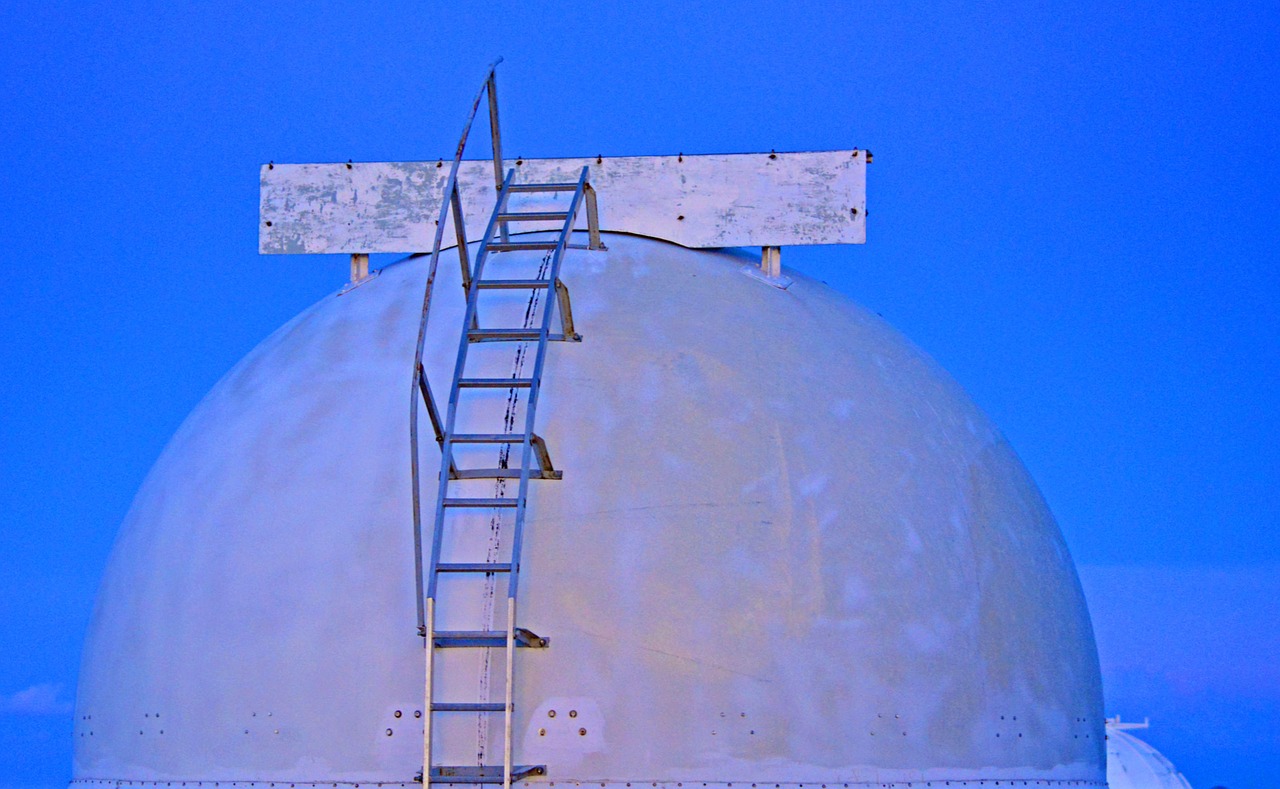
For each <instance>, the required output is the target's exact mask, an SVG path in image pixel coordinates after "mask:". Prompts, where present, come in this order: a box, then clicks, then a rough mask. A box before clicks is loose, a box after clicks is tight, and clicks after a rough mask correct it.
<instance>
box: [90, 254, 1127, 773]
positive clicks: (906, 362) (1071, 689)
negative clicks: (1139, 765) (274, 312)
mask: <svg viewBox="0 0 1280 789" xmlns="http://www.w3.org/2000/svg"><path fill="white" fill-rule="evenodd" d="M606 242H607V243H608V245H609V247H610V250H609V251H608V252H605V253H599V252H595V253H587V252H574V253H571V254H570V255H569V257H568V258H567V259H566V261H565V264H564V271H563V279H564V281H565V282H566V283H567V284H568V286H569V288H570V291H571V293H572V297H573V309H574V315H575V318H576V320H577V324H578V327H577V328H578V331H580V332H581V333H582V334H583V335H584V341H583V342H582V343H580V344H579V343H567V344H555V345H553V346H552V348H551V349H550V352H549V356H548V363H547V371H546V378H545V382H544V386H543V390H542V399H541V402H540V404H539V410H538V417H539V420H538V421H539V430H538V432H539V433H540V434H541V435H543V436H545V437H546V439H547V442H548V445H549V447H550V450H551V454H552V457H553V459H554V461H555V463H556V465H557V467H559V468H561V469H563V471H564V479H563V480H562V481H554V482H553V481H542V482H535V483H531V488H532V493H531V496H530V503H529V520H528V525H527V529H526V537H525V540H526V542H525V551H524V553H523V559H522V567H523V569H522V573H521V581H520V583H521V587H520V606H521V608H520V619H521V625H522V626H524V627H528V628H530V629H532V630H534V631H535V632H537V633H538V634H539V635H543V636H547V637H549V638H550V639H551V645H550V647H549V648H548V649H545V650H521V652H520V655H519V661H518V664H517V665H518V668H517V671H518V680H517V688H516V721H515V731H516V735H515V737H514V748H515V751H516V762H517V763H545V764H546V765H547V767H548V774H547V775H546V776H545V777H541V778H531V779H529V782H530V783H546V782H556V781H599V782H601V784H602V785H605V784H608V785H609V786H610V787H612V786H614V785H617V786H618V787H622V786H623V784H624V783H626V782H651V783H654V784H655V785H656V784H658V783H663V784H664V785H669V786H671V787H677V786H681V785H683V782H686V781H688V782H694V781H701V782H704V783H705V784H706V785H708V786H719V785H723V784H727V783H729V782H734V781H739V782H752V781H756V782H764V781H768V782H777V783H783V782H786V783H804V782H843V783H848V784H850V785H854V784H863V783H865V784H877V785H879V784H880V783H882V782H888V781H926V780H951V781H953V782H954V783H953V784H952V785H953V786H962V785H964V784H963V783H962V782H963V781H966V780H975V781H976V780H980V779H985V780H990V779H1015V778H1016V779H1037V780H1043V781H1046V782H1049V783H1058V782H1062V783H1069V782H1075V783H1076V784H1077V785H1079V784H1080V783H1084V784H1089V785H1095V786H1101V785H1102V780H1103V758H1104V757H1103V742H1102V739H1103V734H1102V732H1103V718H1102V714H1101V690H1100V681H1099V674H1098V663H1097V653H1096V650H1095V647H1094V642H1093V636H1092V631H1091V627H1090V623H1089V618H1088V614H1087V612H1086V610H1085V604H1084V600H1083V597H1082V594H1081V591H1080V587H1079V584H1078V581H1077V579H1076V575H1075V570H1074V567H1073V564H1072V561H1071V558H1070V556H1069V555H1068V552H1067V548H1066V546H1065V544H1064V543H1063V540H1062V537H1061V535H1060V534H1059V532H1058V529H1057V526H1056V525H1055V524H1054V521H1053V519H1052V516H1051V515H1050V514H1049V511H1048V510H1047V508H1046V506H1045V504H1044V502H1043V500H1042V498H1041V496H1040V494H1039V493H1038V491H1037V490H1036V487H1035V485H1034V483H1033V482H1032V481H1031V479H1030V478H1029V477H1028V475H1027V473H1026V471H1025V470H1024V468H1023V467H1022V465H1021V463H1020V462H1019V461H1018V459H1017V457H1016V456H1015V455H1014V453H1013V451H1012V450H1011V449H1010V447H1009V445H1008V444H1007V442H1006V441H1005V440H1004V438H1003V437H1002V436H1001V435H1000V433H999V432H998V431H997V430H996V429H995V428H994V427H993V426H992V425H991V424H990V423H989V422H988V420H987V419H986V418H985V417H984V416H983V415H982V414H981V413H980V412H979V410H978V409H977V408H976V407H975V406H974V405H973V404H972V403H971V402H970V401H969V399H968V398H967V397H966V395H965V394H964V392H963V391H962V390H961V389H960V387H959V386H957V385H956V384H955V382H954V381H952V380H951V378H950V377H948V376H947V375H946V373H944V372H943V371H942V370H941V369H940V368H939V367H938V366H937V365H936V364H935V363H934V362H933V361H932V360H930V359H929V358H928V357H926V356H925V355H924V354H922V353H921V352H920V351H919V350H917V349H916V348H914V347H913V346H912V345H911V344H910V343H909V342H907V341H906V340H905V339H904V338H903V337H901V336H900V335H899V334H898V333H897V332H895V331H894V330H893V329H892V328H891V327H889V326H888V325H887V324H885V323H884V322H883V321H881V320H880V319H878V318H876V317H875V316H873V315H871V314H869V313H868V312H866V311H865V310H863V309H861V308H859V307H857V306H856V305H854V304H853V303H851V302H850V301H848V300H847V299H845V298H844V297H842V296H840V295H839V294H837V293H835V292H834V291H832V290H831V289H829V288H827V287H826V286H824V285H822V284H820V283H817V282H814V281H812V280H809V279H807V278H804V277H802V276H799V275H797V274H795V273H794V272H789V273H790V274H791V276H793V277H794V279H795V282H794V284H793V285H792V286H791V287H790V288H789V289H787V290H780V289H777V288H774V287H771V286H769V285H767V284H765V283H763V282H760V281H759V280H757V279H754V278H751V277H749V276H744V273H743V272H744V270H745V269H746V268H748V266H746V265H744V260H743V258H742V257H740V256H738V255H736V254H734V253H729V252H705V251H693V250H688V249H685V248H682V247H678V246H675V245H672V244H667V243H663V242H658V241H653V240H648V239H641V238H634V237H627V236H618V235H614V236H608V237H607V238H606ZM446 260H448V258H445V259H444V260H442V263H441V280H440V281H439V282H438V283H437V289H436V299H435V307H434V308H433V312H432V317H431V327H432V328H431V337H432V338H433V339H432V342H431V344H430V347H429V350H428V370H429V372H430V374H431V380H432V383H433V385H434V386H435V389H436V391H437V397H438V398H440V397H442V394H441V393H442V392H447V391H448V382H449V378H450V375H451V372H452V367H453V362H454V356H455V353H456V347H457V332H458V329H459V328H460V324H461V307H462V300H461V298H460V296H459V293H460V291H459V288H458V281H457V276H458V274H457V271H456V266H451V265H446V262H445V261H446ZM491 265H496V264H491ZM423 278H424V263H423V261H421V260H413V261H407V262H404V263H401V264H397V265H395V266H391V267H389V268H388V269H386V270H385V271H384V272H383V273H382V274H381V275H380V276H378V277H377V278H375V279H373V280H371V281H368V282H367V283H366V284H364V285H362V286H361V287H358V288H355V289H354V290H351V291H349V292H347V293H345V294H343V295H341V296H336V297H331V298H327V299H325V300H323V301H321V302H320V303H319V304H317V305H316V306H314V307H313V308H311V309H309V310H307V311H306V312H304V313H303V314H302V315H300V316H298V317H297V318H296V319H294V320H293V321H291V322H290V323H288V324H287V325H286V326H284V327H283V328H281V329H280V330H279V331H277V332H276V333H275V334H273V335H272V336H271V337H270V338H268V339H267V340H266V341H265V342H263V343H262V344H261V345H260V346H259V347H258V348H256V349H255V350H254V351H253V352H252V353H250V354H249V355H248V356H247V357H246V358H245V359H244V360H243V361H242V362H241V363H240V364H239V365H237V366H236V367H235V369H233V370H232V371H231V372H230V373H229V374H228V375H227V376H226V377H225V378H224V379H223V380H222V381H221V382H219V383H218V385H217V386H216V387H215V388H214V389H213V391H212V392H211V393H210V394H209V396H208V397H206V398H205V400H204V401H203V402H202V403H201V404H200V405H199V406H198V407H197V408H196V410H195V411H194V412H193V413H192V414H191V416H190V417H189V418H188V419H187V421H186V422H185V423H184V424H183V425H182V427H181V428H180V429H179V430H178V432H177V434H176V435H175V436H174V438H173V440H172V441H171V442H170V444H169V446H168V447H167V448H166V450H165V451H164V453H163V455H162V456H161V458H160V459H159V461H158V462H157V463H156V466H155V468H154V469H153V470H152V472H151V474H150V476H149V477H148V478H147V481H146V482H145V484H144V485H143V487H142V489H141V491H140V492H139V494H138V497H137V499H136V501H135V502H134V505H133V508H132V510H131V511H130V513H129V515H128V517H127V518H126V521H125V523H124V525H123V527H122V529H121V532H120V535H119V537H118V539H117V542H116V546H115V548H114V551H113V553H112V556H111V560H110V563H109V566H108V568H107V572H106V574H105V578H104V581H103V585H102V589H101V591H100V593H99V598H98V603H97V608H96V610H95V614H94V617H93V622H92V625H91V628H90V632H89V637H88V640H87V644H86V647H85V657H84V665H83V669H82V674H81V683H80V688H79V698H78V702H77V713H76V714H77V720H76V730H75V731H76V746H77V747H76V756H75V767H74V773H75V777H76V779H77V780H79V781H85V782H92V781H104V782H109V783H112V784H117V783H123V784H124V785H135V784H143V783H145V782H148V781H160V782H166V783H168V782H173V781H178V782H181V781H188V782H190V781H205V782H212V781H218V782H223V781H235V782H237V783H238V784H243V785H250V784H255V783H256V784H263V785H267V784H271V785H274V784H275V783H280V782H288V783H289V784H290V785H297V786H301V785H304V784H309V783H316V782H324V783H326V784H328V783H337V782H344V781H345V782H351V783H393V784H400V783H410V782H411V781H412V778H413V776H414V775H415V773H417V772H418V771H419V770H420V769H421V736H422V725H421V720H420V719H419V718H416V717H415V716H414V712H415V711H420V710H421V709H422V693H423V668H422V640H421V638H420V637H419V636H418V635H417V633H416V622H415V602H414V579H413V567H414V561H413V549H412V540H411V533H412V532H411V513H410V498H409V492H410V490H409V488H410V486H409V468H408V467H409V463H408V460H409V458H408V437H407V436H408V428H407V418H408V413H407V412H408V401H409V391H408V387H409V381H410V373H411V370H410V367H411V360H412V358H413V342H414V339H415V334H416V324H417V318H418V313H419V310H420V305H421V298H422V283H423ZM509 348H510V346H508V349H509ZM438 457H439V454H438V450H437V448H436V447H435V445H434V444H429V445H428V446H427V449H426V450H425V451H424V459H425V460H424V463H425V466H424V467H425V468H426V469H428V472H427V476H428V477H430V476H432V475H433V471H434V468H435V465H434V464H436V463H438ZM428 487H429V488H430V489H429V490H427V491H426V500H427V501H428V503H430V502H431V501H432V500H433V497H434V483H432V484H430V485H429V486H428ZM428 511H429V508H428ZM442 616H447V612H445V613H443V614H442ZM442 626H444V625H442ZM454 651H455V652H457V651H460V650H454ZM474 676H477V677H478V672H477V673H476V674H474ZM477 682H478V680H477ZM468 684H469V686H468V687H463V686H461V685H458V686H455V687H451V688H444V689H443V691H444V692H442V693H440V694H439V698H452V699H465V698H475V697H476V694H477V689H476V688H475V687H474V685H475V684H476V683H468ZM552 709H558V710H565V709H570V710H573V711H574V712H575V713H577V714H576V715H575V716H574V717H573V718H572V719H570V718H569V717H568V716H566V715H564V714H561V715H559V716H558V717H555V718H551V717H550V716H549V714H548V713H549V712H550V710H552ZM581 730H585V731H586V734H581V733H580V731H581ZM162 732H163V733H162ZM477 736H479V735H477V734H476V733H475V728H474V727H472V730H471V733H470V734H467V735H466V737H465V738H456V739H455V740H453V741H451V742H449V743H446V744H445V747H444V750H445V751H446V752H445V753H442V754H441V755H440V758H439V761H440V762H442V763H466V761H467V760H468V759H469V760H471V763H474V759H475V753H476V748H477V744H476V737H477ZM499 747H500V746H499ZM490 761H492V759H490ZM499 761H500V759H499ZM174 785H175V786H176V785H177V784H174ZM628 785H629V784H628Z"/></svg>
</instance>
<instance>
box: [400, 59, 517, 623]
mask: <svg viewBox="0 0 1280 789" xmlns="http://www.w3.org/2000/svg"><path fill="white" fill-rule="evenodd" d="M501 62H502V58H498V59H497V60H495V61H493V63H491V64H489V68H488V70H487V72H486V73H485V80H484V84H483V85H481V86H480V89H479V90H478V91H476V97H475V99H474V100H473V101H472V102H471V111H470V112H468V113H467V122H466V123H465V124H464V125H463V127H462V136H461V138H459V140H458V149H457V151H456V152H455V153H454V155H453V163H452V164H451V165H450V166H449V177H448V179H447V180H446V181H445V187H444V195H443V197H442V199H441V201H440V216H439V217H438V218H437V220H436V235H435V240H434V242H433V243H432V245H431V262H430V263H429V264H428V267H427V284H426V288H425V290H424V292H423V295H422V315H421V317H420V318H419V319H418V342H417V345H416V346H415V348H414V354H413V376H412V385H411V387H410V401H409V452H410V469H411V476H412V487H413V545H414V568H415V575H416V583H417V590H418V595H417V597H418V602H417V606H418V632H419V633H420V634H421V635H422V636H423V637H424V638H425V637H426V624H427V622H426V610H425V599H424V596H423V594H422V591H423V590H422V582H423V578H422V570H423V567H422V500H421V494H420V492H419V488H420V484H419V483H420V481H421V474H420V470H419V468H418V400H419V398H420V397H423V396H430V395H429V392H430V389H429V388H423V387H422V386H421V382H422V381H424V380H426V372H425V371H424V369H423V366H422V354H423V350H424V348H425V345H426V338H427V319H428V317H429V316H430V314H431V295H432V291H433V290H434V289H435V279H436V268H437V266H438V264H439V262H440V245H441V243H443V241H444V228H445V221H446V220H447V219H448V218H449V210H450V209H451V208H455V206H456V210H459V211H460V209H461V208H462V200H461V195H460V194H459V192H458V168H459V167H460V166H461V165H462V152H463V151H464V150H465V149H466V147H467V137H468V136H469V135H470V134H471V124H472V122H473V121H474V120H475V117H476V112H477V111H478V110H479V109H480V99H482V98H483V97H484V96H485V94H486V93H488V94H489V130H490V134H491V137H492V139H493V147H494V151H493V169H494V180H495V182H496V183H497V184H501V183H502V138H501V134H500V132H499V129H498V113H497V109H498V94H497V88H498V86H497V79H496V71H497V68H498V64H499V63H501ZM455 219H459V220H460V219H461V217H460V216H459V217H455ZM458 254H459V262H460V263H462V265H464V266H467V267H468V268H469V265H468V261H467V259H466V254H467V251H466V248H465V247H463V246H459V253H458ZM469 273H470V272H469V271H468V272H464V278H465V275H468V274H469ZM429 407H430V408H431V410H433V411H434V410H435V407H434V404H432V405H431V406H429Z"/></svg>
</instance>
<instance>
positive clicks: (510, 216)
mask: <svg viewBox="0 0 1280 789" xmlns="http://www.w3.org/2000/svg"><path fill="white" fill-rule="evenodd" d="M568 218H569V212H568V211H510V212H507V211H504V212H502V213H501V214H498V221H499V222H563V221H564V220H566V219H568Z"/></svg>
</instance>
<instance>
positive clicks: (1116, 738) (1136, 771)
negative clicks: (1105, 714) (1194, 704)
mask: <svg viewBox="0 0 1280 789" xmlns="http://www.w3.org/2000/svg"><path fill="white" fill-rule="evenodd" d="M1123 728H1125V727H1124V725H1123V724H1122V725H1121V726H1112V725H1111V724H1110V723H1108V724H1107V785H1108V786H1109V787H1110V789H1191V784H1189V783H1188V782H1187V779H1186V778H1185V777H1183V775H1182V773H1180V772H1178V770H1177V768H1176V767H1174V766H1173V762H1171V761H1169V760H1168V759H1166V758H1165V757H1164V754H1162V753H1160V752H1159V751H1157V750H1156V749H1155V748H1152V747H1151V746H1150V745H1148V744H1147V743H1145V742H1143V741H1142V740H1140V739H1138V738H1137V737H1135V736H1133V735H1132V734H1130V733H1129V732H1127V731H1124V730H1123Z"/></svg>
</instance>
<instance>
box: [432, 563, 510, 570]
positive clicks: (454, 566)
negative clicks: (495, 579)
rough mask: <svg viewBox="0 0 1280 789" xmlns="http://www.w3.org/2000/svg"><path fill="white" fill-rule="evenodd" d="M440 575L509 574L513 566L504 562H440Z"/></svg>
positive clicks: (437, 567) (438, 566) (437, 568)
mask: <svg viewBox="0 0 1280 789" xmlns="http://www.w3.org/2000/svg"><path fill="white" fill-rule="evenodd" d="M436 572H438V573H509V572H511V565H510V564H508V563H506V562H502V563H498V562H440V563H438V564H437V565H436Z"/></svg>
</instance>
